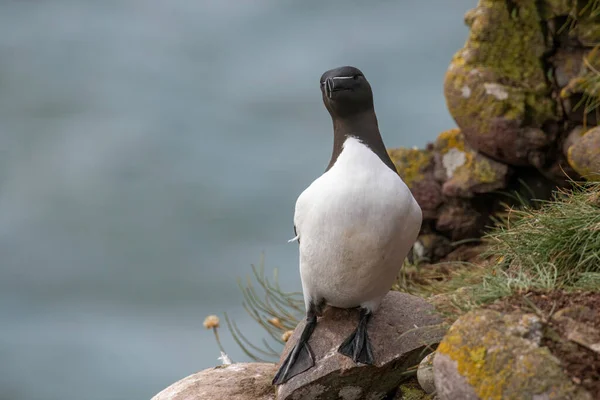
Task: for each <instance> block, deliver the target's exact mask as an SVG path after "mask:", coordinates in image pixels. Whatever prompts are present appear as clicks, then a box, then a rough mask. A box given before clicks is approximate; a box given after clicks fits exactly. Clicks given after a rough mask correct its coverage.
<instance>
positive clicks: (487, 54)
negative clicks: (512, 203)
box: [444, 0, 558, 167]
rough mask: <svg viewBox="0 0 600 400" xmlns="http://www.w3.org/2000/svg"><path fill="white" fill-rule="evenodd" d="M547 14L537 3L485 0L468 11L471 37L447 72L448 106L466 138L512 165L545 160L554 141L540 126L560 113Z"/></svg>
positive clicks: (494, 156)
mask: <svg viewBox="0 0 600 400" xmlns="http://www.w3.org/2000/svg"><path fill="white" fill-rule="evenodd" d="M540 20H541V17H540V15H539V11H538V7H537V4H536V2H533V1H514V2H502V1H495V0H480V1H479V5H478V6H477V8H475V9H473V10H471V11H469V12H468V13H467V15H466V16H465V21H466V22H467V25H469V27H470V28H471V31H470V35H469V38H468V40H467V43H466V44H465V47H464V48H463V49H462V50H461V51H459V52H458V53H456V55H455V56H454V59H453V60H452V63H451V64H450V67H449V68H448V72H447V75H446V80H445V85H444V92H445V94H446V100H447V104H448V109H449V110H450V113H451V114H452V116H453V117H454V119H455V120H456V123H457V124H458V126H459V127H460V128H461V129H462V132H463V134H464V135H465V137H466V138H467V141H468V142H469V143H470V144H471V146H472V147H473V148H474V149H477V150H479V151H480V152H482V153H485V154H486V155H489V156H491V157H493V158H495V159H497V160H500V161H503V162H505V163H507V164H511V165H517V166H518V165H528V164H533V165H536V164H539V163H540V160H539V158H540V157H541V156H543V154H544V153H545V151H546V149H545V148H546V147H548V146H549V145H550V144H551V143H552V140H553V139H554V138H553V137H552V136H551V135H549V134H547V133H546V132H544V131H542V130H541V128H542V127H543V126H544V124H545V123H547V122H550V121H554V120H557V119H558V117H557V107H556V103H555V102H554V100H553V99H552V98H551V97H550V96H549V93H550V88H549V85H548V82H547V80H546V74H545V71H544V68H543V63H542V59H541V58H542V56H543V55H544V54H545V53H546V51H547V50H548V49H547V48H546V43H545V38H544V34H543V30H542V25H541V23H540ZM536 166H540V167H541V164H540V165H536Z"/></svg>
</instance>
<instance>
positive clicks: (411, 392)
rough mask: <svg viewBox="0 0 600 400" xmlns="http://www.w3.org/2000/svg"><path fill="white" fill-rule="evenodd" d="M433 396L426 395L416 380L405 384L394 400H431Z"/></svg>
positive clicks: (410, 380) (401, 386) (400, 387)
mask: <svg viewBox="0 0 600 400" xmlns="http://www.w3.org/2000/svg"><path fill="white" fill-rule="evenodd" d="M432 398H433V396H431V395H429V394H427V393H425V392H424V391H423V389H421V387H420V386H419V384H418V383H417V380H416V379H414V378H413V379H409V380H407V381H405V382H403V383H402V384H401V385H400V386H399V387H398V391H397V392H396V396H394V400H430V399H432Z"/></svg>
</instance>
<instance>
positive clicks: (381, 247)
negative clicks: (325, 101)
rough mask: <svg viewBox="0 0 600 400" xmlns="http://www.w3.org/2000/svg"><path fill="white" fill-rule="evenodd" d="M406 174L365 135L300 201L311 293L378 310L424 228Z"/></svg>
mask: <svg viewBox="0 0 600 400" xmlns="http://www.w3.org/2000/svg"><path fill="white" fill-rule="evenodd" d="M421 220H422V217H421V209H420V208H419V206H418V204H417V202H416V201H415V199H414V198H413V196H412V194H411V193H410V190H409V189H408V187H407V186H406V185H405V184H404V182H403V181H402V179H400V177H399V176H398V175H397V174H396V173H395V172H393V171H392V170H391V169H389V168H388V167H387V166H386V165H385V164H384V163H383V162H382V161H381V160H380V159H379V157H378V156H377V155H376V154H375V153H373V152H372V151H371V149H369V148H368V147H367V146H365V145H364V144H362V143H361V142H360V141H359V140H358V139H355V138H352V137H351V138H348V139H347V140H346V142H345V143H344V146H343V150H342V152H341V154H340V155H339V157H338V159H337V161H336V162H335V164H334V165H333V167H331V168H330V169H329V171H327V172H326V173H325V174H323V175H322V176H321V177H319V178H318V179H317V180H315V181H314V182H313V183H312V184H311V185H310V186H309V187H308V188H307V189H306V190H305V191H304V192H303V193H302V194H301V195H300V196H299V197H298V200H297V202H296V212H295V216H294V224H295V226H296V230H297V232H298V236H299V239H300V273H301V277H302V286H303V290H304V297H305V300H306V302H307V304H308V303H309V302H310V301H313V302H319V301H321V300H323V299H324V300H325V301H326V302H327V303H329V304H331V305H333V306H336V307H342V308H351V307H356V306H359V305H362V306H365V307H368V308H370V309H375V308H377V306H378V304H379V301H380V300H381V298H382V297H383V296H384V295H385V294H386V293H387V292H388V291H389V289H390V288H391V286H392V284H393V283H394V280H395V278H396V276H397V273H398V271H399V269H400V267H401V266H402V262H403V260H404V258H405V257H406V255H407V253H408V251H409V250H410V247H411V246H412V245H413V243H414V241H415V240H416V238H417V235H418V232H419V229H420V227H421Z"/></svg>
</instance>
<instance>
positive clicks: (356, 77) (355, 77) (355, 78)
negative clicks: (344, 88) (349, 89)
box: [352, 74, 360, 81]
mask: <svg viewBox="0 0 600 400" xmlns="http://www.w3.org/2000/svg"><path fill="white" fill-rule="evenodd" d="M359 76H360V75H358V74H356V75H354V76H353V77H352V79H354V80H355V81H356V80H358V77H359Z"/></svg>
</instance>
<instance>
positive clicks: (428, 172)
mask: <svg viewBox="0 0 600 400" xmlns="http://www.w3.org/2000/svg"><path fill="white" fill-rule="evenodd" d="M388 154H389V155H390V158H391V159H392V161H393V162H394V165H395V166H396V169H397V170H398V175H400V176H401V177H402V180H404V182H405V183H406V185H407V186H408V188H409V189H410V191H411V192H412V194H413V196H414V197H415V200H417V203H419V206H420V207H421V210H422V211H423V218H424V219H433V218H435V217H436V216H437V209H438V207H439V206H440V204H442V187H441V185H440V184H439V183H438V182H436V181H435V179H434V178H433V167H434V164H433V152H432V151H430V150H428V149H425V150H420V149H407V148H404V147H399V148H396V149H390V150H388Z"/></svg>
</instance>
